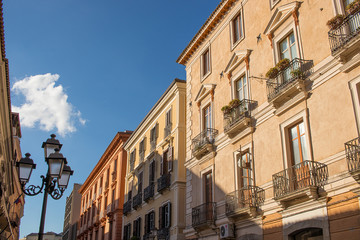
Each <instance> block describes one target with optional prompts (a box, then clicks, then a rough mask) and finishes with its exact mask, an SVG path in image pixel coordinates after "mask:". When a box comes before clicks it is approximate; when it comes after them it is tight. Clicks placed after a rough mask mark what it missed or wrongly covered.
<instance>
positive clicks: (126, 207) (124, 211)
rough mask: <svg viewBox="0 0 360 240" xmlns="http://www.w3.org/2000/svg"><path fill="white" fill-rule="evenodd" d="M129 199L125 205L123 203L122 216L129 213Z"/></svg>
mask: <svg viewBox="0 0 360 240" xmlns="http://www.w3.org/2000/svg"><path fill="white" fill-rule="evenodd" d="M131 202H132V201H131V199H129V200H128V201H127V202H126V203H124V206H123V213H124V215H126V214H128V213H129V212H131Z"/></svg>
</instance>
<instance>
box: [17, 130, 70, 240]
mask: <svg viewBox="0 0 360 240" xmlns="http://www.w3.org/2000/svg"><path fill="white" fill-rule="evenodd" d="M55 137H56V136H55V134H52V135H51V138H49V139H48V140H46V142H44V143H43V145H42V147H43V148H44V150H45V161H46V163H47V164H48V171H47V173H46V177H44V176H43V175H42V176H41V178H42V185H41V186H35V185H30V186H28V187H25V185H26V183H27V182H28V181H29V179H30V176H31V173H32V170H33V169H35V168H36V164H34V161H33V160H32V159H31V158H30V156H31V155H30V153H26V154H25V156H26V157H25V158H21V159H20V161H19V162H17V163H16V166H17V168H18V175H19V180H20V184H21V189H22V191H23V192H24V193H25V194H26V195H28V196H35V195H38V194H39V193H41V192H42V190H43V189H44V199H43V203H42V210H41V219H40V227H39V235H38V239H39V240H42V239H43V235H44V225H45V215H46V206H47V199H48V195H50V196H51V197H52V198H53V199H55V200H58V199H60V198H61V197H62V195H63V193H64V191H65V189H66V188H67V186H68V183H69V179H70V176H71V175H73V173H74V171H72V170H71V168H70V167H69V166H67V165H66V164H67V161H66V158H64V157H63V155H62V154H61V153H59V151H60V149H61V147H62V144H60V142H59V141H58V140H57V139H55ZM56 186H57V188H56Z"/></svg>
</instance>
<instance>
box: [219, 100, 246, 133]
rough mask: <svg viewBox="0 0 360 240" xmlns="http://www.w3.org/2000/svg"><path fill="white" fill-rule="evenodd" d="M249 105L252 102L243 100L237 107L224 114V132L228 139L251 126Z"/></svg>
mask: <svg viewBox="0 0 360 240" xmlns="http://www.w3.org/2000/svg"><path fill="white" fill-rule="evenodd" d="M251 104H252V101H251V100H248V99H243V100H241V101H240V104H239V106H236V107H234V108H232V109H229V110H228V111H226V112H224V121H225V126H224V132H225V133H226V134H227V135H228V136H229V137H230V138H232V137H234V136H235V135H236V134H238V133H240V132H241V131H242V130H244V129H245V128H247V127H249V126H250V124H251V117H250V116H251V114H250V113H251V112H250V110H251V107H252V106H251Z"/></svg>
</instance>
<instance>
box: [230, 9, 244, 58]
mask: <svg viewBox="0 0 360 240" xmlns="http://www.w3.org/2000/svg"><path fill="white" fill-rule="evenodd" d="M237 18H239V21H240V23H239V29H240V33H239V38H238V39H236V41H235V36H234V35H235V34H234V32H235V31H234V29H235V28H234V21H235V19H237ZM229 27H230V29H229V31H230V42H231V51H233V50H234V48H236V46H237V45H239V43H240V42H242V40H243V39H244V38H245V24H244V11H243V8H242V7H241V8H240V9H239V10H238V11H236V12H235V13H234V16H232V17H231V20H230V22H229Z"/></svg>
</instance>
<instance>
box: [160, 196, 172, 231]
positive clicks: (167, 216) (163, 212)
mask: <svg viewBox="0 0 360 240" xmlns="http://www.w3.org/2000/svg"><path fill="white" fill-rule="evenodd" d="M170 226H171V203H170V202H168V203H166V204H165V205H163V206H161V207H160V208H159V229H163V228H170Z"/></svg>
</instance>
